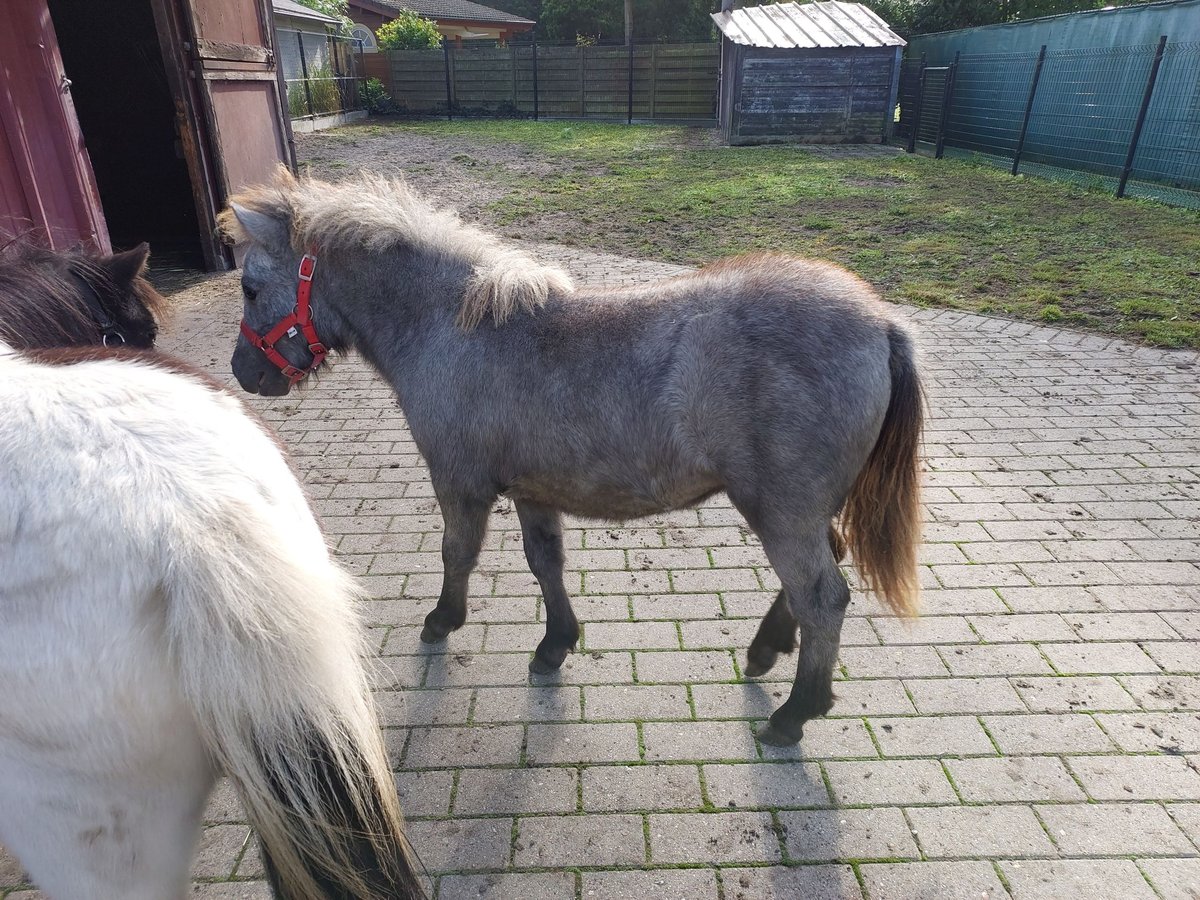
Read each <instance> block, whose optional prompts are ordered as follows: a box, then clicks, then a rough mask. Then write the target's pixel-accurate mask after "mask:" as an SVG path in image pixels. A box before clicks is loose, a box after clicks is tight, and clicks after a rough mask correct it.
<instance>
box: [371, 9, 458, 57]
mask: <svg viewBox="0 0 1200 900" xmlns="http://www.w3.org/2000/svg"><path fill="white" fill-rule="evenodd" d="M375 37H376V38H378V40H379V46H380V48H381V49H383V50H424V49H428V48H432V47H440V46H441V44H442V33H441V32H440V31H438V30H437V25H435V24H434V23H433V21H432V20H431V19H426V18H425V17H424V16H419V15H417V14H416V13H415V12H413V11H412V10H411V9H402V10H400V12H399V13H398V14H397V15H396V18H394V19H392V21H390V22H384V23H383V24H382V25H380V26H379V27H378V28H377V29H375Z"/></svg>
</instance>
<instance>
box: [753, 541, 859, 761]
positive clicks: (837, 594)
mask: <svg viewBox="0 0 1200 900" xmlns="http://www.w3.org/2000/svg"><path fill="white" fill-rule="evenodd" d="M763 546H764V548H765V549H766V551H767V556H768V558H769V559H770V560H771V564H772V565H773V566H774V567H775V572H776V574H777V575H778V576H779V579H780V581H782V582H783V594H785V595H786V596H787V599H788V605H789V606H790V607H791V612H792V615H793V616H794V617H795V620H796V621H797V622H798V623H799V627H800V653H799V656H798V658H797V660H796V680H795V682H794V684H793V685H792V693H791V694H790V695H789V696H788V698H787V700H785V701H784V703H783V705H782V706H781V707H779V709H777V710H775V712H774V713H772V714H771V718H770V721H769V722H768V723H767V724H766V725H765V726H764V727H763V728H762V729H761V730H760V731H759V733H758V737H759V740H761V741H762V742H763V743H764V744H772V745H775V746H785V745H789V744H794V743H796V742H797V741H799V740H800V738H801V736H802V735H803V733H804V723H805V722H806V721H808V720H809V719H811V718H814V717H816V716H822V715H824V714H825V713H827V712H829V710H830V708H831V707H832V706H833V666H834V664H835V663H836V661H837V653H838V644H839V643H840V641H841V634H842V621H843V620H844V619H845V616H846V607H847V606H849V605H850V587H849V585H847V584H846V579H845V578H844V577H842V572H841V570H840V569H839V568H838V565H837V561H836V559H835V557H834V553H833V551H834V547H833V546H831V543H830V542H828V541H826V540H820V539H814V540H810V541H804V542H797V541H795V539H786V540H776V541H772V540H770V539H768V538H767V537H764V539H763ZM776 602H777V603H778V601H776ZM769 615H770V614H769V613H768V616H769Z"/></svg>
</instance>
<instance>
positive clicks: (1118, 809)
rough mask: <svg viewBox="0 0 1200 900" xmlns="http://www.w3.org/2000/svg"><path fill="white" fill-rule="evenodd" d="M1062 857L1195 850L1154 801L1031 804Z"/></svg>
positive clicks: (1163, 853)
mask: <svg viewBox="0 0 1200 900" xmlns="http://www.w3.org/2000/svg"><path fill="white" fill-rule="evenodd" d="M1035 808H1036V810H1037V814H1038V815H1039V816H1040V817H1041V819H1042V821H1043V822H1044V823H1045V824H1046V830H1047V831H1049V832H1050V837H1051V838H1052V839H1053V840H1054V843H1055V844H1057V845H1058V849H1059V851H1060V852H1061V853H1062V854H1064V855H1066V856H1135V855H1136V856H1141V855H1143V854H1145V855H1152V856H1166V855H1170V854H1176V853H1177V854H1182V855H1189V854H1191V853H1194V852H1195V849H1194V847H1193V845H1192V842H1191V841H1189V840H1188V839H1187V837H1185V836H1184V834H1183V832H1182V831H1180V830H1179V828H1178V826H1176V825H1175V823H1174V822H1173V821H1171V817H1170V816H1168V815H1167V812H1166V810H1164V809H1163V808H1162V807H1161V806H1159V805H1158V804H1157V803H1093V804H1074V803H1072V804H1065V803H1064V804H1056V805H1054V806H1038V807H1035Z"/></svg>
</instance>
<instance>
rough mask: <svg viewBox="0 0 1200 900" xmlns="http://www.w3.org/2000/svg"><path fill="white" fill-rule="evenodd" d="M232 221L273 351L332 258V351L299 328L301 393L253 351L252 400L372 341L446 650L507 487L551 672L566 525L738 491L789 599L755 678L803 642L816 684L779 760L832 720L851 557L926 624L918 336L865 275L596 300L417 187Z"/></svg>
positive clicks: (243, 361)
mask: <svg viewBox="0 0 1200 900" xmlns="http://www.w3.org/2000/svg"><path fill="white" fill-rule="evenodd" d="M222 227H223V228H224V230H225V232H226V233H227V235H229V236H230V237H231V238H232V239H234V240H238V241H245V242H248V243H249V248H248V253H247V255H246V258H245V268H244V273H243V276H242V286H243V292H244V294H245V324H246V325H247V326H248V328H249V331H250V334H251V335H262V334H266V333H267V332H268V331H269V330H270V329H271V328H272V327H273V326H274V325H276V324H277V323H279V322H280V321H281V320H284V319H285V318H286V317H288V315H289V313H291V312H292V311H293V308H294V307H295V306H296V303H297V299H296V298H297V284H298V281H297V274H296V273H297V270H298V265H299V264H300V262H301V259H302V256H303V255H304V254H311V255H312V256H314V257H315V258H316V260H317V263H316V266H315V274H314V275H313V281H312V287H311V290H312V298H313V309H314V312H313V318H312V324H313V325H314V326H315V329H316V332H317V333H318V334H319V336H320V343H319V344H317V345H315V346H312V347H311V348H310V346H309V345H310V341H308V340H306V339H305V338H303V337H302V336H301V335H300V334H299V333H298V332H297V330H296V329H295V328H293V329H291V331H290V332H289V333H288V334H285V335H283V337H281V338H280V339H279V340H278V341H277V342H275V344H274V346H273V351H274V353H275V355H282V357H283V358H284V359H285V360H286V361H287V362H289V363H291V364H292V366H294V367H295V369H290V367H289V370H288V374H289V375H290V376H291V377H285V375H284V374H282V373H281V371H280V368H279V367H278V366H277V365H275V364H272V363H271V362H269V361H268V358H267V356H266V355H264V350H263V347H262V345H261V344H259V343H258V342H257V341H252V340H251V339H249V338H248V337H247V336H246V335H245V334H243V336H242V337H241V338H239V340H238V344H237V347H236V349H235V350H234V354H233V372H234V375H235V376H236V377H237V379H238V381H239V382H240V384H241V385H242V387H243V388H244V389H245V390H247V391H249V392H251V393H260V394H265V395H281V394H286V393H287V391H288V389H289V388H290V387H291V384H292V383H294V382H295V381H297V380H299V377H302V374H303V372H304V371H306V369H307V368H308V367H309V366H310V364H311V363H312V362H313V359H314V353H313V351H318V352H319V351H320V350H321V349H323V348H322V347H321V346H320V344H325V345H327V346H328V348H329V349H331V350H349V349H356V350H358V351H359V353H361V354H362V355H363V356H364V357H365V358H366V359H367V360H368V361H369V362H370V363H371V364H372V365H373V366H374V367H375V368H376V369H377V370H378V371H379V372H380V374H381V375H382V376H383V377H384V378H386V379H387V380H388V381H389V382H390V383H391V385H392V386H393V387H394V388H395V390H396V393H397V395H398V397H399V401H400V406H401V408H402V409H403V411H404V414H405V416H406V417H407V419H408V423H409V425H410V427H411V429H412V434H413V438H414V440H415V441H416V444H417V447H418V448H419V449H420V451H421V454H422V455H423V456H424V458H425V461H426V463H427V464H428V466H429V472H430V476H431V478H432V481H433V487H434V491H435V492H436V495H437V499H438V503H439V504H440V506H441V510H442V515H443V517H444V520H445V533H444V536H443V538H442V563H443V567H444V574H443V585H442V591H441V596H440V597H439V599H438V603H437V607H436V608H435V609H434V610H433V611H431V612H430V613H429V615H428V616H427V617H426V619H425V627H424V630H423V631H422V633H421V639H422V640H423V641H426V642H430V643H433V642H438V641H441V640H444V639H445V638H446V636H447V635H448V634H449V633H450V632H451V631H454V630H455V629H457V628H460V627H462V625H463V623H464V622H465V620H466V614H467V603H466V598H467V579H468V577H469V575H470V573H471V570H472V569H473V568H474V566H475V562H476V559H477V558H478V555H479V551H480V547H481V545H482V543H483V540H484V534H485V531H486V529H487V520H488V512H489V510H490V508H491V506H492V504H493V503H494V501H495V499H496V498H497V496H498V495H500V494H504V495H507V496H508V497H510V498H512V500H513V501H514V504H515V506H516V511H517V515H518V517H519V519H520V523H521V531H522V535H523V538H524V547H525V554H526V558H527V560H528V563H529V568H530V569H531V570H532V572H533V574H534V575H535V576H536V577H537V580H538V583H539V585H540V586H541V590H542V596H543V598H544V600H545V604H546V635H545V638H544V639H543V640H542V641H541V643H540V644H539V645H538V647H537V651H536V653H535V654H534V657H533V660H532V661H531V663H530V668H531V669H532V670H533V671H535V672H549V671H553V670H555V669H557V668H558V667H559V666H561V665H562V663H563V660H564V659H565V658H566V655H567V653H568V652H570V650H571V649H572V648H573V647H574V646H575V643H576V641H577V639H578V636H579V625H578V622H577V620H576V618H575V615H574V613H573V612H572V609H571V602H570V599H569V598H568V597H567V593H566V590H565V589H564V587H563V577H562V571H563V541H562V515H563V513H567V514H571V515H576V516H583V517H587V518H596V519H606V520H627V519H635V518H638V517H641V516H647V515H651V514H654V513H661V512H663V511H666V510H673V509H679V508H682V507H688V506H691V505H694V504H696V503H699V502H701V501H703V500H704V499H705V498H707V497H710V496H712V495H713V494H715V493H717V492H719V491H725V492H726V494H727V495H728V496H729V499H730V500H731V501H732V503H733V505H734V506H735V507H736V508H737V509H738V510H739V512H740V513H741V514H742V515H743V516H745V518H746V522H747V523H748V524H749V526H750V528H751V529H753V531H754V532H755V534H757V535H758V537H759V538H760V539H761V541H762V544H763V548H764V550H765V552H766V555H767V558H768V559H769V560H770V562H771V565H772V566H773V567H774V569H775V572H776V573H777V575H778V576H779V579H780V581H781V583H782V585H783V590H782V591H780V592H779V596H778V597H777V598H776V600H775V603H774V605H773V606H772V607H771V609H770V611H769V612H768V613H767V616H766V617H765V618H764V620H763V622H762V624H761V625H760V627H759V630H758V633H757V635H756V636H755V638H754V641H753V643H752V644H751V646H750V650H749V662H748V665H747V666H746V673H747V674H748V675H760V674H763V673H764V672H766V671H767V670H768V669H769V668H770V667H771V666H772V665H773V663H774V662H775V660H776V657H777V654H779V653H789V652H791V651H792V650H793V649H794V648H795V634H796V629H797V626H799V630H800V637H801V642H800V653H799V656H798V665H797V671H796V680H795V684H794V686H793V690H792V693H791V695H790V696H789V697H788V699H787V700H786V701H785V702H784V704H783V705H782V706H781V707H780V708H779V709H778V710H776V711H775V713H774V714H773V715H772V716H771V718H770V721H769V722H768V723H767V725H766V726H765V727H764V728H763V729H761V730H760V732H759V737H760V738H761V739H762V740H763V741H764V742H766V743H770V744H792V743H795V742H796V741H798V740H799V739H800V737H801V734H802V731H803V724H804V722H805V721H806V720H808V719H810V718H812V717H814V716H818V715H823V714H824V713H826V712H828V711H829V709H830V707H831V706H832V704H833V693H832V684H831V678H832V668H833V665H834V662H835V659H836V656H837V650H838V642H839V639H840V634H841V627H842V620H843V617H844V615H845V610H846V607H847V605H848V603H849V601H850V589H849V587H848V586H847V583H846V579H845V578H844V577H843V575H842V573H841V570H840V569H839V567H838V562H839V559H840V557H841V555H842V551H843V549H844V546H845V545H848V546H849V549H850V551H851V552H852V554H853V559H854V562H855V563H856V565H857V566H858V570H859V572H860V575H861V577H862V580H863V582H864V583H865V585H866V586H867V587H868V588H869V589H871V590H873V591H874V592H876V593H877V594H878V595H879V596H880V597H881V598H882V599H883V600H884V601H885V602H886V603H887V604H888V605H889V606H890V607H891V608H892V609H893V610H894V611H895V612H897V613H900V614H911V613H913V612H915V609H916V599H917V571H916V545H917V541H918V532H919V525H920V504H919V490H918V481H919V474H918V450H919V443H920V434H921V424H922V410H923V403H922V394H921V384H920V378H919V375H918V372H917V367H916V362H915V354H914V348H913V342H912V338H911V337H910V336H909V334H908V333H907V332H906V331H905V329H904V328H903V327H902V326H901V325H900V324H899V323H898V321H897V318H896V316H895V315H894V314H893V313H892V312H891V310H890V309H889V307H888V306H887V305H886V304H884V303H883V302H882V301H880V300H879V299H878V298H877V297H876V295H875V293H874V292H873V291H872V290H871V288H870V287H869V286H868V285H866V284H865V283H864V282H862V281H861V280H859V279H858V278H856V277H855V276H853V275H851V274H850V273H848V272H846V271H845V270H843V269H841V268H838V267H837V266H834V265H830V264H828V263H821V262H813V261H810V260H804V259H797V258H794V257H790V256H784V255H774V254H761V255H754V256H745V257H738V258H734V259H730V260H726V261H723V262H719V263H717V264H715V265H712V266H708V267H706V268H704V269H701V270H700V271H698V272H695V273H693V274H688V275H683V276H680V277H677V278H672V279H668V280H665V281H660V282H657V283H654V284H650V285H646V286H644V287H637V288H627V287H621V288H608V289H595V290H593V289H576V288H574V287H573V286H572V284H571V281H570V279H569V278H568V277H567V276H566V275H565V274H564V273H563V272H562V271H560V270H558V269H555V268H552V267H547V266H544V265H540V264H538V263H536V262H535V261H534V260H533V259H531V258H530V257H529V256H527V255H526V254H524V253H522V252H519V251H516V250H513V249H509V248H506V247H505V246H504V245H503V244H501V243H500V241H498V240H497V239H496V238H495V237H493V236H491V235H489V234H486V233H484V232H483V231H480V230H479V229H477V228H474V227H471V226H468V225H464V224H463V223H462V222H461V221H459V219H458V217H457V216H456V215H455V214H454V213H452V212H447V211H442V210H437V209H434V208H432V207H431V206H430V205H429V204H427V203H426V202H425V201H423V200H422V199H420V198H419V197H417V196H415V195H414V194H413V193H412V192H411V191H410V190H409V189H408V187H407V186H406V185H405V184H404V183H403V182H401V181H389V180H383V179H378V178H374V177H370V176H362V177H360V178H359V179H357V180H353V181H348V182H344V183H340V184H326V183H322V182H320V181H316V180H308V179H304V180H296V179H294V178H292V177H291V176H290V175H289V174H287V173H286V172H281V173H280V174H279V175H278V176H277V177H276V179H275V181H274V182H273V184H271V185H270V186H266V187H261V188H255V189H252V190H249V191H246V192H244V193H242V194H240V195H239V196H237V197H234V198H233V201H232V202H231V205H230V208H229V209H228V210H226V211H225V213H224V214H223V216H222ZM319 358H320V357H319V356H318V357H317V359H318V360H319ZM298 372H299V373H300V375H298V374H297V373H298ZM835 520H837V523H836V524H835ZM843 535H844V540H845V544H843V537H842V536H843Z"/></svg>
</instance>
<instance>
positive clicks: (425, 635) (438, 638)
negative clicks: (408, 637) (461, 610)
mask: <svg viewBox="0 0 1200 900" xmlns="http://www.w3.org/2000/svg"><path fill="white" fill-rule="evenodd" d="M449 633H450V631H449V629H442V628H434V627H433V626H432V625H426V626H425V627H424V628H422V629H421V643H422V644H440V643H441V642H442V641H444V640H445V639H446V635H448V634H449Z"/></svg>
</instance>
